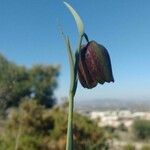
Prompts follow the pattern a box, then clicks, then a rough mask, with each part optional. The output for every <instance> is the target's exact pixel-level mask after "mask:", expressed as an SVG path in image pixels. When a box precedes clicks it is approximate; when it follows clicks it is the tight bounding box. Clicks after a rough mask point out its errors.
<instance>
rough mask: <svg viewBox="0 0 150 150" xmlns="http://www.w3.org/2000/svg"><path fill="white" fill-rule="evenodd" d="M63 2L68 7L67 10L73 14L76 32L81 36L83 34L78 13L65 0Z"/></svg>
mask: <svg viewBox="0 0 150 150" xmlns="http://www.w3.org/2000/svg"><path fill="white" fill-rule="evenodd" d="M64 4H65V5H66V6H67V8H68V9H69V11H70V12H71V14H72V15H73V17H74V19H75V22H76V24H77V28H78V32H79V34H80V36H82V35H83V34H84V25H83V21H82V20H81V18H80V16H79V15H78V13H77V12H76V11H75V10H74V9H73V8H72V7H71V6H70V5H69V4H68V3H67V2H64Z"/></svg>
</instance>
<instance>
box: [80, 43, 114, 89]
mask: <svg viewBox="0 0 150 150" xmlns="http://www.w3.org/2000/svg"><path fill="white" fill-rule="evenodd" d="M78 76H79V80H80V83H81V85H82V86H83V87H85V88H88V89H91V88H93V87H95V86H96V85H97V84H98V83H100V84H104V83H105V82H111V81H112V82H114V78H113V74H112V67H111V60H110V56H109V53H108V51H107V49H106V48H105V47H104V46H102V45H100V44H98V43H96V42H95V41H90V42H88V43H87V45H83V46H82V47H81V50H80V52H79V63H78Z"/></svg>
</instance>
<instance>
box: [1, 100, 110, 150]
mask: <svg viewBox="0 0 150 150" xmlns="http://www.w3.org/2000/svg"><path fill="white" fill-rule="evenodd" d="M66 108H67V107H55V108H53V109H46V108H44V106H42V105H40V104H38V103H37V101H34V100H23V102H22V103H21V104H20V107H19V108H18V109H15V110H13V111H12V113H11V114H10V115H9V118H8V120H7V122H6V126H5V130H4V131H3V133H2V134H1V137H0V150H14V148H15V146H16V142H17V143H18V144H17V146H18V150H27V149H30V150H64V149H65V145H66V132H67V109H66ZM74 147H75V150H83V149H86V150H99V149H105V150H106V149H107V147H108V145H107V138H106V137H105V132H104V130H103V129H102V128H99V127H98V126H97V125H96V123H94V122H92V121H91V120H90V119H89V118H87V117H84V116H81V115H80V114H77V113H74Z"/></svg>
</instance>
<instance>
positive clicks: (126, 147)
mask: <svg viewBox="0 0 150 150" xmlns="http://www.w3.org/2000/svg"><path fill="white" fill-rule="evenodd" d="M123 150H135V146H133V145H132V144H127V145H124V146H123Z"/></svg>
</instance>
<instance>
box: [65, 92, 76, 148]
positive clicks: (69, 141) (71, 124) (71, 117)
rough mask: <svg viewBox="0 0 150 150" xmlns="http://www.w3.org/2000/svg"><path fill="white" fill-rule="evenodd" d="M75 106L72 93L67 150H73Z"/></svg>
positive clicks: (70, 96)
mask: <svg viewBox="0 0 150 150" xmlns="http://www.w3.org/2000/svg"><path fill="white" fill-rule="evenodd" d="M73 104H74V96H73V94H72V93H70V94H69V113H68V129H67V145H66V150H73Z"/></svg>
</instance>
